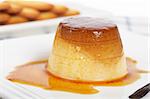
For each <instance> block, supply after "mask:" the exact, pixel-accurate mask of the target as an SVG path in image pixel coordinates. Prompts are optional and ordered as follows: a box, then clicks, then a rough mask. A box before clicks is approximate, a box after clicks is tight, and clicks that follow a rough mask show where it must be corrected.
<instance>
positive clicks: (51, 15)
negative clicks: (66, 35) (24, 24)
mask: <svg viewBox="0 0 150 99" xmlns="http://www.w3.org/2000/svg"><path fill="white" fill-rule="evenodd" d="M56 17H57V15H56V14H55V13H51V12H43V13H41V14H40V15H39V16H38V18H37V19H38V20H44V19H52V18H56Z"/></svg>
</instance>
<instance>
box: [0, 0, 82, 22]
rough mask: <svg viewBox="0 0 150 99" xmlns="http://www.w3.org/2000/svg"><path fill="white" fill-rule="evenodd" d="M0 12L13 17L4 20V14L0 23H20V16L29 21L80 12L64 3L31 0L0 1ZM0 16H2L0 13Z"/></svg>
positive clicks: (72, 14)
mask: <svg viewBox="0 0 150 99" xmlns="http://www.w3.org/2000/svg"><path fill="white" fill-rule="evenodd" d="M0 13H3V14H5V15H6V14H7V16H10V18H11V17H13V18H11V19H13V22H12V20H8V22H6V21H5V20H6V18H7V19H8V17H7V16H5V17H4V19H0V21H1V22H0V25H7V24H15V23H21V19H20V17H22V18H24V19H26V20H27V21H25V20H24V19H23V21H22V22H29V21H36V20H47V19H52V18H58V17H63V16H74V15H78V14H80V13H79V11H77V10H72V9H70V8H68V7H67V6H64V5H56V4H51V3H46V2H42V1H32V0H31V1H24V0H5V1H4V2H1V3H0ZM14 16H18V17H19V18H16V17H15V18H14ZM0 17H3V16H2V14H0ZM14 19H16V20H14ZM17 19H19V20H17ZM2 21H3V22H2Z"/></svg>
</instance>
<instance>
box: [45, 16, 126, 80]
mask: <svg viewBox="0 0 150 99" xmlns="http://www.w3.org/2000/svg"><path fill="white" fill-rule="evenodd" d="M47 71H48V72H49V73H50V74H52V75H54V76H57V77H60V78H63V79H68V80H73V81H82V82H97V81H112V80H116V79H120V78H122V77H124V76H126V75H127V65H126V60H125V55H124V51H123V46H122V41H121V38H120V35H119V31H118V28H117V26H116V24H115V23H113V22H112V21H110V20H108V19H101V18H92V17H72V18H68V19H65V20H63V21H62V22H61V23H60V24H59V26H58V28H57V32H56V35H55V40H54V44H53V49H52V52H51V53H50V57H49V59H48V65H47Z"/></svg>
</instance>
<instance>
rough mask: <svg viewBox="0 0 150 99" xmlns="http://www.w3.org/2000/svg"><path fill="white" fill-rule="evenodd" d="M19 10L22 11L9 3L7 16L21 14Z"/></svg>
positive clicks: (19, 7)
mask: <svg viewBox="0 0 150 99" xmlns="http://www.w3.org/2000/svg"><path fill="white" fill-rule="evenodd" d="M21 10H22V7H21V6H19V5H17V4H13V3H11V4H10V8H9V9H8V10H7V13H9V14H17V13H19V12H21Z"/></svg>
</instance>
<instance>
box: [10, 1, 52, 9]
mask: <svg viewBox="0 0 150 99" xmlns="http://www.w3.org/2000/svg"><path fill="white" fill-rule="evenodd" d="M8 2H13V3H16V4H19V5H21V6H24V7H29V8H34V9H36V10H39V11H48V10H51V9H52V8H53V5H52V4H50V3H45V2H40V1H21V0H20V1H16V0H8Z"/></svg>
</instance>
